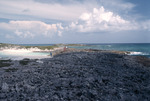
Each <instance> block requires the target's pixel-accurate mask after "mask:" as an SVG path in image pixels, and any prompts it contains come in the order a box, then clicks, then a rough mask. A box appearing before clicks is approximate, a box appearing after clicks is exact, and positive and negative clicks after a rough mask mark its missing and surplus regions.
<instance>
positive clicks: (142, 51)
mask: <svg viewBox="0 0 150 101" xmlns="http://www.w3.org/2000/svg"><path fill="white" fill-rule="evenodd" d="M85 45H86V46H69V47H70V48H77V49H100V50H119V51H129V52H131V54H130V55H140V56H141V55H142V56H146V57H150V43H136V44H132V43H129V44H85Z"/></svg>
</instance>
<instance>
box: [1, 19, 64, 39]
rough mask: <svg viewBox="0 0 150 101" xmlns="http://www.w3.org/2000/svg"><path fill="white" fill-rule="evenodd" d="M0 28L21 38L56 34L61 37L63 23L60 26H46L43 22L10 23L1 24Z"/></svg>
mask: <svg viewBox="0 0 150 101" xmlns="http://www.w3.org/2000/svg"><path fill="white" fill-rule="evenodd" d="M0 28H1V29H3V30H9V31H12V32H13V33H14V34H15V35H16V36H19V37H23V38H26V37H31V38H33V37H35V36H38V35H40V36H42V37H43V36H46V37H52V36H53V35H54V34H58V36H61V34H60V33H61V31H62V30H63V27H62V25H61V23H58V24H46V23H44V22H42V21H10V22H9V23H0Z"/></svg>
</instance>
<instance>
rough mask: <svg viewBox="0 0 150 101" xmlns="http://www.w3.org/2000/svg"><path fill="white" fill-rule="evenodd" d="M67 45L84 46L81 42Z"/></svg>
mask: <svg viewBox="0 0 150 101" xmlns="http://www.w3.org/2000/svg"><path fill="white" fill-rule="evenodd" d="M67 46H85V45H83V44H67Z"/></svg>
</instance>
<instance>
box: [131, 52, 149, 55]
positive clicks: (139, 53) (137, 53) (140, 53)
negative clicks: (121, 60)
mask: <svg viewBox="0 0 150 101" xmlns="http://www.w3.org/2000/svg"><path fill="white" fill-rule="evenodd" d="M129 55H149V54H148V53H144V52H130V54H129Z"/></svg>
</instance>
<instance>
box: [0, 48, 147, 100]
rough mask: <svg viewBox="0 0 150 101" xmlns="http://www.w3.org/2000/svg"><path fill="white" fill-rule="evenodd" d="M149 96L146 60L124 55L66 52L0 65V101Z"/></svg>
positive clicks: (121, 98)
mask: <svg viewBox="0 0 150 101" xmlns="http://www.w3.org/2000/svg"><path fill="white" fill-rule="evenodd" d="M6 64H10V65H6ZM149 95H150V60H149V59H147V58H144V57H136V56H128V55H126V52H118V51H101V50H75V49H67V50H66V51H65V52H64V51H60V52H55V54H54V57H53V58H47V59H41V60H36V59H34V60H30V59H24V60H21V61H18V60H8V61H1V62H0V100H1V101H6V100H10V101H17V100H18V101H51V100H52V101H82V100H83V101H110V100H111V101H149V100H150V96H149Z"/></svg>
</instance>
